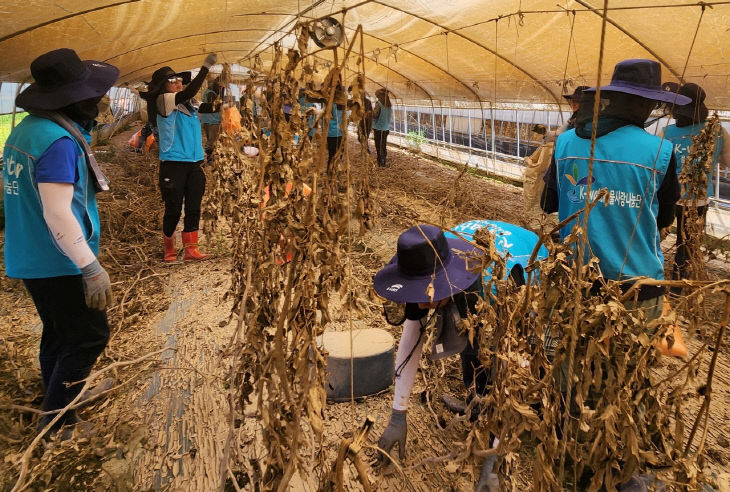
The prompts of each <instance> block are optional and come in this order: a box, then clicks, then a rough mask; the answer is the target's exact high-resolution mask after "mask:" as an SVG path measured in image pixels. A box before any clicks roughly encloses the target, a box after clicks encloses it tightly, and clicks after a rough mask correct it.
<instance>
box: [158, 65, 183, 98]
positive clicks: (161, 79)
mask: <svg viewBox="0 0 730 492" xmlns="http://www.w3.org/2000/svg"><path fill="white" fill-rule="evenodd" d="M170 77H181V78H182V83H183V84H189V83H190V81H191V80H192V73H190V72H176V71H175V70H173V69H172V68H170V67H162V68H158V69H157V70H155V72H154V73H153V74H152V80H151V81H150V83H149V84H148V87H149V91H148V93H149V94H154V95H157V94H159V93H160V91H161V90H162V88H163V87H164V86H165V82H166V81H167V79H169V78H170Z"/></svg>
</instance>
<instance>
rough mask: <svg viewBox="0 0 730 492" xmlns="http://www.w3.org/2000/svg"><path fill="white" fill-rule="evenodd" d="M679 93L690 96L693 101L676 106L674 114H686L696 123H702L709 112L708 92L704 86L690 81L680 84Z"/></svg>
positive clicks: (685, 115)
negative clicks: (706, 101) (706, 100)
mask: <svg viewBox="0 0 730 492" xmlns="http://www.w3.org/2000/svg"><path fill="white" fill-rule="evenodd" d="M677 93H678V94H681V95H683V96H686V97H689V98H690V99H691V100H692V101H691V102H690V103H689V104H687V105H684V106H678V107H676V108H674V110H673V111H672V113H673V114H674V116H684V117H685V118H689V119H691V120H692V121H693V122H695V123H700V122H702V121H705V120H706V119H707V115H708V114H709V111H708V109H707V106H705V98H706V97H707V94H706V93H705V90H704V89H703V88H702V87H700V86H699V85H697V84H694V83H692V82H688V83H686V84H684V85H682V86H680V87H679V90H678V91H677Z"/></svg>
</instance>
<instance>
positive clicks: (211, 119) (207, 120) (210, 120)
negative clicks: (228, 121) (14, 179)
mask: <svg viewBox="0 0 730 492" xmlns="http://www.w3.org/2000/svg"><path fill="white" fill-rule="evenodd" d="M216 97H218V94H216V93H215V91H212V90H210V89H206V90H205V92H203V102H210V103H212V102H213V101H215V99H216ZM198 118H200V122H201V123H204V124H206V125H220V124H221V113H220V111H215V112H213V113H200V112H199V113H198Z"/></svg>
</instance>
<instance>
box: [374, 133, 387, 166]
mask: <svg viewBox="0 0 730 492" xmlns="http://www.w3.org/2000/svg"><path fill="white" fill-rule="evenodd" d="M388 133H389V131H388V130H385V131H381V130H373V137H374V139H375V152H376V154H377V156H378V166H380V167H385V161H386V159H387V157H388V156H387V143H388Z"/></svg>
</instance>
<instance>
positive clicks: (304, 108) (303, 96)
mask: <svg viewBox="0 0 730 492" xmlns="http://www.w3.org/2000/svg"><path fill="white" fill-rule="evenodd" d="M298 102H299V112H300V114H301V115H302V117H303V118H306V119H307V128H309V131H308V132H307V137H308V138H309V139H310V140H311V139H312V137H314V133H315V132H316V131H317V129H316V128H315V126H314V125H315V123H316V120H317V106H316V105H315V104H314V103H313V102H311V101H310V100H309V98H308V97H307V91H306V90H305V89H304V88H302V89H299V99H298Z"/></svg>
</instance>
